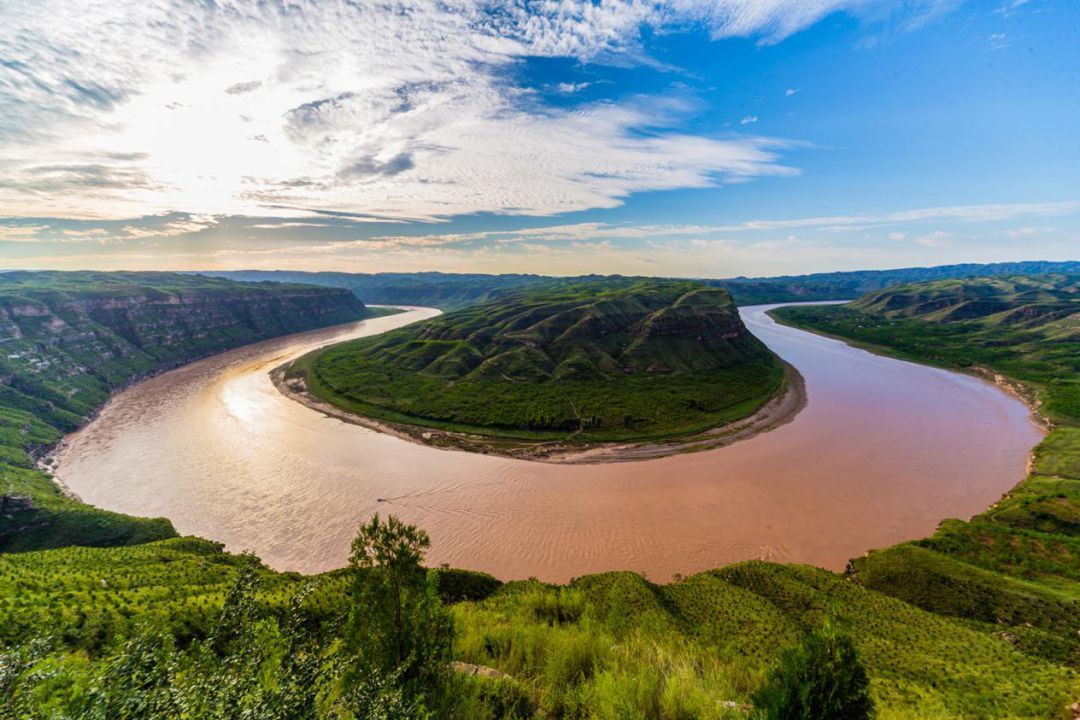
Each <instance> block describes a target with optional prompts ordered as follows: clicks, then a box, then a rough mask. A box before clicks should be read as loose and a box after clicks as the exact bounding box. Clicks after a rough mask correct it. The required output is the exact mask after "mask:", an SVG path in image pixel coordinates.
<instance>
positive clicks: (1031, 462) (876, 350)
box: [766, 310, 1055, 512]
mask: <svg viewBox="0 0 1080 720" xmlns="http://www.w3.org/2000/svg"><path fill="white" fill-rule="evenodd" d="M766 314H767V315H768V316H769V317H770V318H772V319H773V321H774V322H776V323H778V324H780V325H784V326H785V327H790V328H794V329H796V330H802V331H804V332H810V333H814V334H816V335H820V336H821V337H824V338H830V339H832V340H838V341H840V342H842V343H844V344H845V345H848V346H850V347H853V348H856V349H858V350H865V351H866V352H868V353H872V354H874V355H878V356H880V357H886V358H889V359H890V360H900V361H902V362H909V363H913V364H915V365H923V366H925V367H932V368H939V369H941V370H946V371H948V372H958V373H961V374H964V375H968V376H971V377H975V378H979V379H980V380H985V381H986V382H988V383H990V384H991V385H993V386H994V387H996V388H998V389H999V390H1001V391H1002V392H1004V393H1005V394H1006V395H1010V396H1012V397H1014V398H1016V399H1017V400H1019V401H1020V402H1022V403H1023V404H1024V405H1025V406H1026V407H1027V409H1028V419H1029V420H1030V421H1031V424H1032V425H1034V426H1035V427H1037V428H1039V431H1040V432H1041V433H1043V440H1045V439H1046V438H1047V437H1048V436H1049V435H1050V433H1052V432H1053V431H1054V428H1055V425H1054V421H1053V420H1051V419H1050V418H1049V417H1047V416H1046V415H1043V414H1042V401H1041V400H1040V399H1039V394H1038V392H1037V391H1036V390H1035V389H1034V388H1033V387H1031V386H1030V385H1026V384H1024V383H1022V382H1020V381H1019V380H1012V379H1010V378H1008V377H1006V376H1005V375H1003V374H1001V373H1000V372H997V371H996V370H993V369H991V368H988V367H984V366H982V365H971V366H969V367H959V366H950V365H944V364H940V363H934V362H929V361H927V360H917V359H913V358H909V357H906V356H905V355H903V354H901V353H897V352H894V351H892V349H891V348H889V347H887V346H884V345H875V344H873V343H868V342H859V341H857V340H852V339H851V338H847V337H844V336H843V335H836V334H835V333H828V332H824V331H822V330H818V329H816V328H811V327H806V326H803V325H800V324H798V323H791V322H786V321H785V320H784V319H783V317H782V316H780V315H777V314H775V313H774V312H773V311H772V310H770V311H768V312H767V313H766ZM1040 445H1042V441H1040V442H1038V443H1036V444H1035V445H1034V446H1033V447H1032V448H1031V449H1030V450H1028V454H1027V462H1026V470H1025V473H1024V477H1023V478H1021V479H1020V480H1019V481H1018V482H1017V483H1016V485H1014V486H1012V487H1011V488H1009V489H1008V490H1006V491H1005V493H1004V494H1003V495H1002V498H1005V497H1008V496H1009V494H1010V493H1013V492H1015V490H1016V488H1017V487H1019V486H1020V485H1021V484H1023V483H1024V482H1025V481H1026V480H1027V479H1028V478H1029V477H1031V475H1032V473H1034V472H1035V460H1036V458H1035V452H1036V450H1038V448H1039V446H1040ZM996 505H997V502H995V503H994V504H992V505H990V507H988V508H987V510H991V509H993V508H994V507H995V506H996ZM983 512H985V511H983Z"/></svg>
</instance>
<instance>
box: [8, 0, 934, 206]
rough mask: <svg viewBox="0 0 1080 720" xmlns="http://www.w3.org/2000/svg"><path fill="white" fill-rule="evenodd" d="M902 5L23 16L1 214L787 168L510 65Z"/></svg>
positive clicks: (613, 184)
mask: <svg viewBox="0 0 1080 720" xmlns="http://www.w3.org/2000/svg"><path fill="white" fill-rule="evenodd" d="M943 2H944V0H913V2H910V3H905V8H904V10H903V12H904V13H905V14H907V15H912V14H914V15H920V14H925V13H927V12H930V11H932V10H933V9H934V8H936V7H938V6H940V5H942V3H943ZM891 7H892V5H891V4H890V3H889V2H887V1H886V0H804V1H803V2H791V1H790V0H711V1H708V2H706V1H705V0H675V1H674V2H664V3H662V2H646V1H644V0H605V1H604V2H599V3H596V2H593V1H592V0H562V2H558V3H555V2H531V1H529V0H517V1H516V2H512V3H509V4H508V3H495V2H483V1H481V0H450V1H449V2H446V3H429V2H423V1H421V0H402V2H401V3H399V4H397V5H387V4H384V3H376V2H368V1H366V0H357V1H356V2H349V3H339V2H325V3H323V2H312V1H310V0H229V1H228V2H217V3H205V2H197V1H196V0H143V1H141V2H138V3H117V2H115V1H114V0H10V1H9V2H6V3H4V4H3V5H2V6H0V57H3V58H4V63H2V64H0V105H2V106H3V107H4V113H3V114H2V116H0V215H19V216H36V217H69V218H132V217H141V216H146V215H160V214H164V213H168V212H174V211H179V212H188V213H196V214H211V215H233V214H241V215H269V214H272V215H275V216H295V217H304V216H310V215H311V214H312V213H314V212H318V211H337V212H346V213H353V214H356V215H357V216H360V217H377V218H389V219H420V220H433V219H440V218H444V217H447V216H450V215H455V214H463V213H473V212H481V211H487V212H494V213H506V214H521V215H550V214H555V213H562V212H568V211H574V210H583V209H587V208H598V207H600V208H604V207H613V206H616V205H618V204H619V203H620V202H621V201H622V199H623V198H625V197H626V196H627V195H629V194H632V193H635V192H641V191H646V190H663V189H671V188H685V187H705V186H710V185H714V184H716V183H718V182H724V181H741V180H745V179H748V178H752V177H757V176H762V175H775V174H785V173H789V172H791V171H790V170H789V169H787V168H785V167H783V166H782V164H781V163H780V159H779V157H778V155H777V152H778V151H779V150H781V149H783V147H784V143H781V142H777V141H770V140H767V139H761V138H738V137H735V138H725V139H717V138H709V137H700V136H693V135H687V134H680V133H679V132H677V128H678V126H679V123H680V122H681V120H682V117H683V115H684V113H685V112H686V111H687V108H686V107H679V106H677V105H676V104H674V103H672V102H669V101H666V100H664V99H663V98H652V99H650V98H636V99H633V100H631V101H627V102H626V103H624V104H610V103H599V104H594V105H590V106H587V107H583V108H578V109H574V110H565V109H555V108H551V107H544V106H542V105H537V101H536V99H535V96H534V94H532V93H531V92H530V91H529V89H528V88H524V87H519V86H517V85H515V84H513V81H512V80H511V78H512V77H515V75H514V74H513V73H512V72H510V70H511V69H512V68H513V67H514V66H515V65H516V64H517V63H519V62H520V60H521V58H523V57H526V56H540V55H543V56H562V57H573V58H577V59H579V60H582V61H589V60H590V59H593V58H597V57H600V56H602V55H605V54H606V55H610V54H612V53H620V52H625V53H628V56H629V57H633V56H634V53H635V52H637V49H638V45H639V42H640V38H641V35H642V31H643V29H645V28H649V27H651V28H657V29H662V28H667V27H670V28H675V29H679V28H685V27H688V26H689V25H692V24H699V25H703V26H705V27H706V28H708V30H709V32H710V33H711V34H712V36H713V37H716V38H723V37H732V36H747V37H756V38H759V39H761V40H763V41H765V42H775V41H777V40H779V39H781V38H783V37H786V36H787V35H790V34H791V33H794V32H797V31H798V30H800V29H802V28H804V27H806V26H808V25H810V24H812V23H814V22H816V21H817V20H819V19H820V18H822V17H824V16H825V15H827V14H829V13H831V12H834V11H841V10H849V11H852V12H855V13H857V14H861V15H867V14H868V13H870V14H874V13H876V14H879V15H880V14H887V13H888V12H891V10H889V8H891ZM268 208H271V209H272V210H268Z"/></svg>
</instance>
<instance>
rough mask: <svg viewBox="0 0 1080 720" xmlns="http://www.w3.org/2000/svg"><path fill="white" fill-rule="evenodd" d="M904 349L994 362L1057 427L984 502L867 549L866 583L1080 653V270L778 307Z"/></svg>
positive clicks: (838, 332)
mask: <svg viewBox="0 0 1080 720" xmlns="http://www.w3.org/2000/svg"><path fill="white" fill-rule="evenodd" d="M775 314H776V315H777V317H778V318H780V319H781V320H784V321H787V322H790V323H792V324H795V325H798V326H800V327H806V328H809V329H813V330H817V331H819V332H825V333H828V334H831V335H835V336H839V337H843V338H847V339H850V340H852V341H854V342H857V343H859V344H862V345H865V346H867V347H870V348H872V349H876V350H879V351H882V352H886V353H889V354H893V355H897V356H899V357H903V358H907V359H913V360H920V361H923V362H932V363H934V364H938V365H945V366H951V367H960V368H968V369H973V370H976V371H978V372H980V373H981V374H984V375H998V379H999V381H1001V382H1006V383H1015V385H1014V386H1015V387H1016V388H1017V389H1018V390H1019V391H1020V392H1021V393H1023V394H1024V395H1025V396H1027V397H1028V398H1029V399H1031V401H1032V402H1033V403H1034V404H1037V405H1038V406H1039V409H1040V413H1041V414H1043V415H1044V416H1046V417H1047V418H1048V419H1049V421H1050V422H1051V426H1052V430H1051V432H1050V434H1049V435H1048V436H1047V437H1046V439H1045V440H1044V441H1043V442H1042V443H1041V444H1040V445H1039V447H1038V448H1036V451H1035V457H1034V462H1033V464H1032V469H1031V474H1030V475H1029V476H1028V478H1027V479H1026V480H1024V482H1022V483H1020V484H1019V485H1018V486H1017V487H1015V488H1014V489H1013V490H1011V491H1010V492H1009V493H1008V494H1006V496H1005V497H1004V498H1002V500H1000V501H999V502H998V503H996V504H995V505H994V506H993V507H991V508H990V509H989V510H987V511H986V512H985V513H983V514H981V515H978V516H976V517H974V518H972V519H971V520H970V521H968V522H964V521H961V520H947V521H945V522H943V523H942V525H941V526H940V528H939V529H938V531H937V533H935V534H934V535H933V536H932V537H930V538H927V539H925V540H921V541H918V542H914V543H904V544H901V545H898V546H896V547H893V548H888V549H885V550H879V551H874V552H871V553H869V554H868V555H867V556H866V557H863V558H859V559H857V560H855V561H854V563H853V569H854V571H855V572H856V575H857V577H858V578H859V580H860V581H861V582H862V583H863V584H864V585H866V586H868V587H871V588H874V589H877V590H880V591H882V592H885V593H888V594H890V595H893V596H895V597H898V598H900V599H902V600H905V601H907V602H909V603H912V604H914V605H918V606H920V607H923V608H925V609H927V610H931V611H933V612H936V613H939V614H942V615H949V616H956V617H961V618H965V619H971V620H976V621H979V622H983V623H992V624H995V625H997V626H998V627H999V628H1000V634H1001V636H1002V637H1003V638H1005V639H1007V640H1008V641H1009V642H1010V643H1012V644H1013V645H1015V646H1017V647H1020V648H1024V649H1025V650H1026V651H1027V652H1030V653H1032V654H1036V655H1041V656H1043V657H1046V658H1049V659H1054V660H1056V661H1058V662H1061V663H1063V664H1067V665H1071V666H1073V667H1076V666H1077V665H1080V634H1078V633H1080V276H1076V275H1072V276H1068V275H1042V276H1025V277H1010V278H1000V279H980V280H967V281H940V282H933V283H920V284H917V285H909V286H904V287H899V288H895V289H892V290H888V291H883V292H879V293H873V294H871V295H867V296H866V297H863V298H860V299H859V300H857V301H855V302H853V303H850V304H848V305H845V306H831V307H791V308H783V309H781V310H779V311H776V313H775Z"/></svg>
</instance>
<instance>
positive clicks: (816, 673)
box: [754, 625, 874, 720]
mask: <svg viewBox="0 0 1080 720" xmlns="http://www.w3.org/2000/svg"><path fill="white" fill-rule="evenodd" d="M754 704H755V705H756V706H757V707H758V709H759V710H760V713H761V716H762V717H764V718H766V719H767V720H866V719H867V718H872V717H874V701H873V700H872V699H871V697H870V680H869V678H867V676H866V670H864V669H863V666H862V664H861V663H860V662H859V657H858V653H857V652H856V651H855V645H854V644H853V643H852V642H851V638H849V637H847V636H846V635H842V634H839V633H837V632H836V631H834V630H833V629H832V627H830V626H828V625H826V627H825V628H824V629H823V630H819V631H816V632H813V633H810V634H809V635H807V636H806V637H805V638H803V641H802V643H801V644H800V645H799V646H798V647H795V648H790V649H788V650H785V651H784V652H783V654H782V655H781V657H780V665H779V666H777V667H776V668H775V669H774V670H773V671H772V673H771V674H770V675H769V679H768V680H767V681H766V683H765V685H763V686H762V687H761V688H760V689H759V690H758V691H757V693H755V695H754Z"/></svg>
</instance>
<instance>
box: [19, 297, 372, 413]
mask: <svg viewBox="0 0 1080 720" xmlns="http://www.w3.org/2000/svg"><path fill="white" fill-rule="evenodd" d="M149 279H150V280H152V278H149ZM110 290H114V291H115V292H110ZM366 313H367V310H366V308H365V307H364V305H363V303H361V302H360V301H359V300H357V299H356V297H355V296H354V295H353V294H352V293H350V292H348V291H347V290H340V289H336V288H316V287H302V286H289V285H259V286H250V285H241V284H239V283H227V284H226V285H224V286H222V285H221V283H220V281H212V283H210V284H208V285H207V286H206V287H204V288H200V287H198V286H195V287H191V288H185V289H184V290H183V291H182V292H177V291H171V290H161V289H158V288H155V287H153V286H152V285H144V286H135V287H132V286H124V287H123V288H119V287H117V288H110V287H109V286H108V285H106V286H103V287H101V288H94V289H89V290H77V291H67V290H62V291H57V290H54V289H52V288H51V287H48V285H46V286H45V287H30V288H27V287H22V286H17V285H16V286H9V287H4V286H3V285H0V384H3V385H6V386H8V387H12V388H16V389H26V390H29V391H30V394H31V395H34V396H37V397H42V395H43V393H42V391H48V392H47V393H45V394H46V395H47V396H48V399H49V401H50V402H53V403H54V404H56V405H58V406H60V407H61V408H63V409H65V410H69V411H71V412H73V413H75V414H77V415H86V414H87V413H88V412H92V411H93V409H95V408H96V406H97V405H98V404H99V403H100V402H101V400H102V396H103V394H107V393H108V392H109V391H110V390H113V389H115V388H116V387H119V386H121V385H124V384H126V383H128V382H131V381H132V380H135V379H138V378H140V377H144V376H146V375H149V374H153V373H155V372H160V371H161V370H164V369H167V368H170V367H174V366H177V365H181V364H183V363H186V362H190V361H192V360H195V359H197V358H200V357H204V356H206V355H210V354H213V353H216V352H221V351H223V350H228V349H230V348H234V347H238V346H240V345H244V344H247V343H251V342H256V341H258V340H264V339H267V338H271V337H276V336H279V335H286V334H289V333H294V332H301V331H304V330H311V329H315V328H321V327H327V326H330V325H336V324H340V323H345V322H350V321H354V320H360V319H362V318H363V317H365V316H366ZM36 386H42V387H39V388H36V390H35V387H36Z"/></svg>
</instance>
